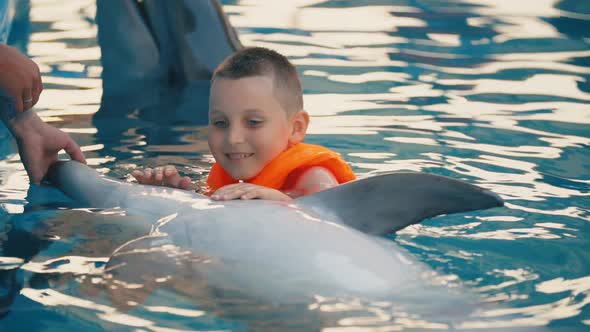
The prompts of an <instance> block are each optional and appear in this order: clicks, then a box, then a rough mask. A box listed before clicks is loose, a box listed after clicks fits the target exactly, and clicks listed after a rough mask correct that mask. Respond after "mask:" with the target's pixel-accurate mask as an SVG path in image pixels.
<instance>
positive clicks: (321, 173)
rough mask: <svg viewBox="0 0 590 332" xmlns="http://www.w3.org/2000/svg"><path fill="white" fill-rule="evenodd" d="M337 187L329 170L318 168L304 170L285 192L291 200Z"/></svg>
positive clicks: (336, 182) (336, 181) (334, 178)
mask: <svg viewBox="0 0 590 332" xmlns="http://www.w3.org/2000/svg"><path fill="white" fill-rule="evenodd" d="M337 185H338V180H336V177H335V176H334V174H332V172H330V170H328V169H327V168H324V167H320V166H314V167H310V168H309V169H307V170H305V171H304V172H303V173H302V174H301V175H300V176H299V178H298V179H297V182H295V186H293V188H289V189H288V190H287V191H286V192H287V195H289V196H290V197H291V198H297V197H301V196H306V195H311V194H314V193H317V192H319V191H322V190H326V189H329V188H332V187H336V186H337Z"/></svg>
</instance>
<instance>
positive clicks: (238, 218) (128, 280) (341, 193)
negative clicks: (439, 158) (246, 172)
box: [49, 161, 503, 319]
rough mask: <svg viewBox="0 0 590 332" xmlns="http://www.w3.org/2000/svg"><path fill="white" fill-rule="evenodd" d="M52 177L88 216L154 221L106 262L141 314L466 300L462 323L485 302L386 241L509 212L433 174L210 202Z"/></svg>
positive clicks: (105, 181)
mask: <svg viewBox="0 0 590 332" xmlns="http://www.w3.org/2000/svg"><path fill="white" fill-rule="evenodd" d="M49 180H50V182H51V183H53V184H54V185H55V186H56V187H58V188H59V189H60V190H61V191H63V192H64V193H65V194H66V195H68V196H69V197H71V198H73V199H74V200H76V201H78V202H81V203H82V204H87V205H88V206H89V207H97V208H112V207H119V208H120V209H122V210H124V211H125V213H127V214H128V215H134V216H141V217H144V218H148V219H150V220H153V221H154V226H153V228H152V231H151V232H150V233H149V234H146V236H144V237H141V238H139V239H134V240H132V241H130V242H128V243H127V244H125V245H123V246H122V247H120V248H119V249H117V250H116V251H115V252H114V253H113V255H112V256H111V258H110V260H109V263H108V264H107V267H106V272H107V273H108V274H110V275H109V278H108V280H110V282H111V286H110V287H108V288H109V297H110V298H111V300H112V301H113V302H114V303H115V304H118V307H124V308H125V307H129V306H132V305H137V303H141V302H142V301H144V300H145V299H146V298H147V297H148V296H149V295H150V293H152V292H154V291H155V289H156V288H162V289H167V290H168V291H169V292H173V293H174V294H180V296H184V297H185V298H187V299H191V300H195V301H198V302H199V303H200V305H205V304H206V303H209V302H215V301H213V300H212V298H217V303H216V304H214V305H211V306H212V307H213V308H215V311H216V312H218V313H219V312H222V313H223V314H224V315H225V316H231V314H230V312H232V310H234V309H235V308H236V307H237V306H236V305H235V304H236V303H244V301H245V300H244V299H248V301H255V302H256V303H272V304H273V306H274V307H275V308H276V306H277V305H279V306H280V305H296V304H298V303H299V304H300V303H309V301H313V299H317V298H318V296H319V297H322V298H328V297H331V298H344V297H354V298H362V299H371V300H381V299H388V300H390V299H396V300H397V301H398V302H399V303H403V304H404V305H405V306H406V307H407V308H410V309H411V310H414V311H418V312H422V314H423V315H428V316H436V315H441V316H443V317H445V319H448V313H446V312H445V311H448V310H449V308H448V303H449V301H452V302H453V303H456V304H458V303H461V305H458V306H457V308H453V311H454V315H455V316H460V317H464V316H466V315H467V314H468V312H469V308H470V306H472V305H474V303H476V302H477V299H476V298H475V297H472V296H469V295H466V293H464V292H456V291H455V292H453V291H452V290H450V289H449V288H447V287H440V286H437V285H435V284H434V282H433V281H432V280H431V279H429V278H428V275H432V273H433V271H432V270H431V269H429V268H427V267H426V266H424V265H423V264H421V263H420V262H419V261H417V260H416V258H414V257H413V256H412V255H411V254H409V253H408V252H407V251H406V250H404V249H403V248H401V247H399V246H398V245H396V244H395V243H394V242H393V241H391V240H387V239H385V238H382V237H379V236H376V235H384V234H387V233H391V232H394V231H396V230H399V229H402V228H404V227H406V226H408V225H410V224H414V223H417V222H420V221H421V220H422V219H424V218H428V217H432V216H436V215H440V214H449V213H455V212H463V211H470V210H477V209H487V208H492V207H498V206H502V205H503V202H502V200H501V199H500V198H499V197H498V196H497V195H495V194H493V193H491V192H489V191H487V190H484V189H482V188H479V187H476V186H473V185H470V184H468V183H465V182H463V181H459V180H454V179H450V178H447V177H443V176H436V175H431V174H424V173H391V174H386V175H379V176H374V177H370V178H366V179H361V180H356V181H353V182H350V183H347V184H343V185H341V186H339V187H336V188H332V189H329V190H326V191H323V192H321V193H317V194H314V195H310V196H306V197H304V198H300V199H296V200H293V201H292V202H274V201H264V200H249V201H241V200H235V201H226V202H219V201H212V200H210V199H209V198H208V197H206V196H203V195H200V194H197V193H194V192H191V191H185V190H177V189H172V188H165V187H157V186H146V185H139V184H134V183H128V182H121V181H118V180H115V179H112V178H109V177H106V176H103V175H101V174H99V173H98V172H96V171H95V170H93V169H91V168H89V167H88V166H86V165H83V164H80V163H76V162H72V161H69V162H59V163H57V164H55V165H54V166H53V167H52V168H51V169H50V172H49ZM160 292H161V290H160ZM130 298H131V299H133V301H131V302H130V300H129V299H130ZM220 298H221V299H220ZM238 298H239V299H241V300H240V301H238V300H236V299H238ZM232 301H236V302H235V303H234V305H233V306H231V305H228V306H226V307H225V308H223V309H220V304H219V303H225V304H227V303H231V302H232ZM129 303H132V304H131V305H130V304H129ZM433 304H436V305H433ZM425 306H426V309H424V307H425ZM221 307H223V305H221ZM245 307H248V308H250V309H251V308H252V303H250V305H249V306H241V308H242V309H243V308H245ZM263 307H264V306H263ZM267 307H268V306H265V307H264V308H267ZM422 309H424V310H422ZM234 311H235V310H234ZM234 316H235V314H234Z"/></svg>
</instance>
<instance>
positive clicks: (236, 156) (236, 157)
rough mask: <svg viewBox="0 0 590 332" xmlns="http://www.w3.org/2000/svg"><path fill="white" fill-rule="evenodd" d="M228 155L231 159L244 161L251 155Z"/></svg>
mask: <svg viewBox="0 0 590 332" xmlns="http://www.w3.org/2000/svg"><path fill="white" fill-rule="evenodd" d="M227 155H228V157H229V158H230V159H242V158H247V157H249V156H250V154H249V153H228V154H227Z"/></svg>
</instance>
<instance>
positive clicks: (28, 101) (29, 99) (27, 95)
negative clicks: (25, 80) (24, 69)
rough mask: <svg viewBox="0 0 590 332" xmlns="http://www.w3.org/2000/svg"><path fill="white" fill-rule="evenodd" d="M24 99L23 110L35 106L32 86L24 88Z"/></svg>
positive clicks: (22, 98)
mask: <svg viewBox="0 0 590 332" xmlns="http://www.w3.org/2000/svg"><path fill="white" fill-rule="evenodd" d="M21 100H22V104H23V106H22V111H23V112H24V111H26V110H28V109H30V108H31V107H33V89H31V88H24V89H23V92H22V96H21Z"/></svg>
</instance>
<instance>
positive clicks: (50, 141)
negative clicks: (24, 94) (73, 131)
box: [7, 112, 86, 184]
mask: <svg viewBox="0 0 590 332" xmlns="http://www.w3.org/2000/svg"><path fill="white" fill-rule="evenodd" d="M7 124H8V127H9V129H10V130H11V132H12V134H13V135H14V137H15V139H16V142H17V144H18V152H19V154H20V158H21V161H22V163H23V165H24V166H25V169H26V170H27V174H28V175H29V179H30V181H31V183H34V184H39V183H40V182H41V180H43V178H44V177H45V175H46V174H47V170H48V169H49V166H51V164H53V163H54V162H55V161H57V153H58V152H59V151H60V150H62V149H63V150H65V151H66V153H67V154H68V155H69V156H70V157H71V158H72V159H73V160H76V161H79V162H81V163H84V164H85V163H86V159H85V158H84V154H83V153H82V150H80V147H79V146H78V144H76V142H74V140H73V139H72V138H71V137H70V136H69V135H68V134H66V133H64V132H63V131H61V130H59V129H57V128H55V127H53V126H51V125H48V124H46V123H45V122H43V121H42V120H41V119H40V118H39V117H38V116H37V114H36V113H34V112H26V113H22V114H19V115H17V117H16V118H15V119H13V120H10V121H9V122H8V123H7Z"/></svg>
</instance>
